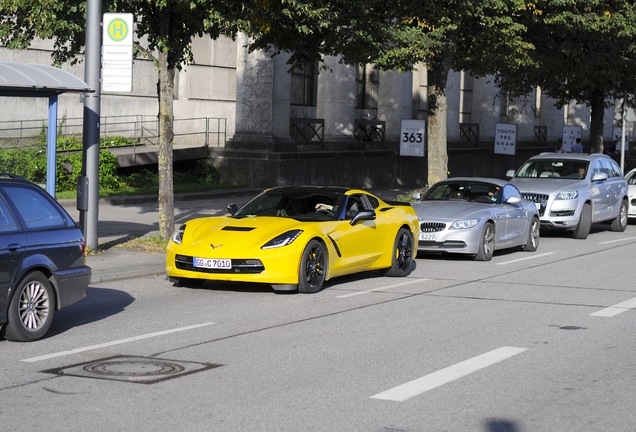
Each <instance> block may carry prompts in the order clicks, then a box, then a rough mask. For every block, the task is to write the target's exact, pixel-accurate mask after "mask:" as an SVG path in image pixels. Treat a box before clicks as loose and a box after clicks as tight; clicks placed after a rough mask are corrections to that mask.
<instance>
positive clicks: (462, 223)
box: [450, 219, 479, 229]
mask: <svg viewBox="0 0 636 432" xmlns="http://www.w3.org/2000/svg"><path fill="white" fill-rule="evenodd" d="M478 223H479V219H467V220H458V221H455V222H453V223H452V225H451V227H450V229H468V228H472V227H474V226H475V225H477V224H478Z"/></svg>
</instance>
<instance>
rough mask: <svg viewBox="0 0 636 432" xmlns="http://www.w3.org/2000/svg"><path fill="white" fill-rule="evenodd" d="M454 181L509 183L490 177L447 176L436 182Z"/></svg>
mask: <svg viewBox="0 0 636 432" xmlns="http://www.w3.org/2000/svg"><path fill="white" fill-rule="evenodd" d="M454 181H455V182H456V181H463V182H472V183H491V184H494V185H496V186H501V187H503V186H504V185H506V184H508V183H509V182H508V181H506V180H501V179H498V178H491V177H449V178H447V179H446V180H440V181H439V182H437V183H448V182H454ZM437 183H436V184H437Z"/></svg>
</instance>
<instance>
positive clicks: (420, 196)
mask: <svg viewBox="0 0 636 432" xmlns="http://www.w3.org/2000/svg"><path fill="white" fill-rule="evenodd" d="M411 197H412V198H413V199H415V200H418V201H419V200H421V199H422V194H421V193H420V192H413V194H412V195H411Z"/></svg>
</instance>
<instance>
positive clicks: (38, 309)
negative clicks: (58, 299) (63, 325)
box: [4, 271, 55, 342]
mask: <svg viewBox="0 0 636 432" xmlns="http://www.w3.org/2000/svg"><path fill="white" fill-rule="evenodd" d="M54 312H55V296H54V294H53V287H52V286H51V282H50V281H49V280H48V279H47V277H46V276H44V274H42V273H41V272H37V271H36V272H32V273H30V274H28V275H27V276H26V277H25V278H24V279H22V281H21V282H20V284H19V285H18V287H17V289H16V291H15V293H14V294H13V296H12V297H11V302H10V303H9V310H8V311H7V324H6V326H5V329H4V337H5V338H6V339H8V340H12V341H17V342H30V341H34V340H38V339H40V338H41V337H42V336H44V334H45V333H46V332H47V331H48V329H49V327H51V322H52V321H53V314H54Z"/></svg>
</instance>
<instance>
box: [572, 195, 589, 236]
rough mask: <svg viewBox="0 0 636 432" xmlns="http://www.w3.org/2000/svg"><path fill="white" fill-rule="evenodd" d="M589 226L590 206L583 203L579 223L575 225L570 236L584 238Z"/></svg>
mask: <svg viewBox="0 0 636 432" xmlns="http://www.w3.org/2000/svg"><path fill="white" fill-rule="evenodd" d="M591 227H592V206H590V205H589V204H588V203H585V204H583V209H582V210H581V218H580V219H579V224H578V225H577V226H576V229H575V230H574V232H573V233H572V237H573V238H575V239H579V240H583V239H586V238H587V236H588V234H589V233H590V228H591Z"/></svg>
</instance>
